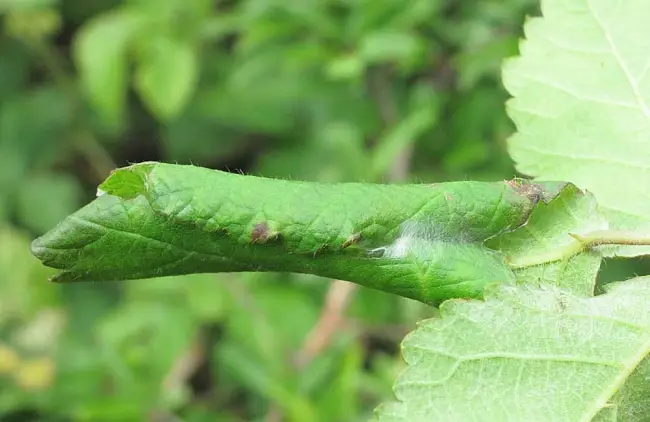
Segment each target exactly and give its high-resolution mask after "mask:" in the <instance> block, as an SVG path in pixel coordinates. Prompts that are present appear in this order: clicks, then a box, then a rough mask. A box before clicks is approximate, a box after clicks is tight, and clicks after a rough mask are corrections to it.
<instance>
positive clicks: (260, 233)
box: [251, 221, 279, 244]
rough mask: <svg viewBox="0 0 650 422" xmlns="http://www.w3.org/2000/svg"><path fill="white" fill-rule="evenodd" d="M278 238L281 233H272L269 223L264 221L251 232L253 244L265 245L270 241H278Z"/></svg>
mask: <svg viewBox="0 0 650 422" xmlns="http://www.w3.org/2000/svg"><path fill="white" fill-rule="evenodd" d="M278 236H279V233H278V232H274V231H272V230H271V229H270V228H269V225H268V223H267V222H266V221H263V222H261V223H257V224H255V226H253V230H252V231H251V243H260V244H264V243H266V242H268V241H269V240H274V239H277V237H278Z"/></svg>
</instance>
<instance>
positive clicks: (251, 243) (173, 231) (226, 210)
mask: <svg viewBox="0 0 650 422" xmlns="http://www.w3.org/2000/svg"><path fill="white" fill-rule="evenodd" d="M566 189H570V191H569V192H573V194H569V196H571V195H575V194H577V192H578V191H577V190H576V189H575V188H573V187H570V186H566V185H565V184H564V183H546V184H530V183H529V182H525V181H509V182H470V181H467V182H450V183H441V184H432V185H431V184H419V185H400V186H396V185H380V184H364V183H339V184H333V183H316V182H298V181H286V180H279V179H267V178H261V177H254V176H243V175H238V174H231V173H224V172H220V171H214V170H208V169H205V168H200V167H194V166H182V165H172V164H162V163H141V164H137V165H133V166H130V167H126V168H123V169H120V170H117V171H115V172H114V173H113V174H112V175H111V176H110V177H109V178H108V179H107V180H106V181H105V182H104V183H103V184H102V185H101V186H100V190H101V193H102V194H101V195H100V197H99V198H97V199H96V200H95V201H93V202H92V203H90V204H89V205H87V206H86V207H84V208H82V209H81V210H79V211H78V212H76V213H74V214H72V215H71V216H69V217H68V218H66V219H65V220H64V221H63V222H62V223H61V224H59V225H58V226H57V227H56V228H54V229H53V230H52V231H50V232H49V233H47V234H45V235H44V236H43V237H41V238H39V239H37V240H36V241H35V242H34V244H33V248H32V251H33V253H34V254H35V255H36V256H37V257H39V258H40V259H41V260H43V261H44V263H45V264H47V265H49V266H52V267H54V268H58V269H61V270H63V271H61V272H60V274H59V275H58V276H57V277H56V280H57V281H62V282H64V281H89V280H125V279H137V278H148V277H159V276H166V275H178V274H189V273H197V272H233V271H287V272H296V273H310V274H316V275H321V276H326V277H332V278H339V279H345V280H349V281H353V282H356V283H359V284H362V285H366V286H369V287H372V288H376V289H380V290H384V291H387V292H392V293H396V294H399V295H402V296H406V297H411V298H414V299H417V300H421V301H423V302H426V303H438V302H439V301H442V300H444V299H447V298H453V297H480V296H481V295H482V292H483V288H484V287H485V285H486V284H489V283H492V282H512V281H514V279H515V276H514V274H513V272H512V271H511V269H510V267H509V266H508V265H506V263H505V262H504V255H503V254H502V253H501V252H500V251H499V250H495V249H490V248H487V247H486V246H485V245H484V241H485V240H486V239H488V238H491V237H494V236H497V235H499V234H502V233H505V232H508V231H511V230H513V229H515V228H517V227H520V226H522V225H523V224H524V223H525V222H526V221H527V219H528V217H529V215H530V213H531V211H532V210H533V209H534V208H535V206H536V205H537V204H539V203H545V202H548V201H551V200H552V199H553V198H555V197H557V194H558V192H562V191H563V190H566ZM558 219H560V220H561V215H560V214H558ZM539 235H541V236H543V235H544V234H543V233H541V234H539ZM579 252H581V251H580V250H579V249H577V250H574V251H573V252H572V253H573V254H576V253H579ZM563 258H565V255H558V256H557V257H556V259H563ZM535 264H538V262H536V263H535Z"/></svg>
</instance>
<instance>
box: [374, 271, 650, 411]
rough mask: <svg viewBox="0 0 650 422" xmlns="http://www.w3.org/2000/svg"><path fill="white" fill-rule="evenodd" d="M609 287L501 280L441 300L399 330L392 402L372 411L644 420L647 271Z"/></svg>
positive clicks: (649, 320) (649, 330)
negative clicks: (468, 297)
mask: <svg viewBox="0 0 650 422" xmlns="http://www.w3.org/2000/svg"><path fill="white" fill-rule="evenodd" d="M607 290H608V293H607V294H605V295H602V296H597V297H592V298H584V297H579V296H574V295H573V294H571V293H570V292H568V291H565V290H561V289H559V288H557V287H554V286H548V285H542V286H540V287H528V288H521V287H513V286H508V285H500V286H499V287H497V288H494V289H488V291H487V292H486V298H485V302H480V301H462V300H452V301H447V302H445V303H444V304H443V305H442V306H441V308H440V314H441V317H440V318H439V319H432V320H429V321H426V322H424V323H422V324H421V325H420V326H419V327H418V329H417V330H416V331H414V332H413V333H412V334H410V335H409V336H408V337H407V338H406V339H405V340H404V343H403V353H404V357H405V359H406V362H407V364H408V367H407V369H406V371H405V372H404V373H403V374H402V375H401V376H400V378H399V379H398V381H397V383H396V385H395V393H396V395H397V398H398V399H399V402H395V403H390V404H387V405H384V406H382V407H380V408H379V409H378V412H377V419H378V420H379V421H381V422H386V421H408V422H418V421H431V420H444V421H470V420H480V421H498V422H505V421H513V422H514V421H516V422H519V421H527V422H528V421H529V422H534V421H544V422H551V421H562V422H564V421H566V422H575V421H591V420H593V418H594V417H596V415H598V417H599V418H601V419H599V420H629V421H641V420H645V419H644V418H645V417H647V413H643V412H644V409H645V410H647V409H648V406H650V396H649V395H647V394H645V393H646V391H647V381H646V380H644V378H643V377H644V375H645V374H647V372H648V369H647V366H648V365H647V356H648V354H649V353H650V308H649V307H648V306H647V303H648V301H649V300H650V278H648V277H642V278H637V279H633V280H629V281H627V282H624V283H616V284H612V285H609V286H608V288H607ZM612 415H613V416H615V417H614V418H612ZM605 416H606V417H609V419H605Z"/></svg>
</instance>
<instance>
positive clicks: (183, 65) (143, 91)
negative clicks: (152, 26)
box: [135, 35, 198, 121]
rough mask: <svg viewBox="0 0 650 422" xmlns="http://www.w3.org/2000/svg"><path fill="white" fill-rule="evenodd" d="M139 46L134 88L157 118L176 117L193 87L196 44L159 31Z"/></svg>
mask: <svg viewBox="0 0 650 422" xmlns="http://www.w3.org/2000/svg"><path fill="white" fill-rule="evenodd" d="M140 48H141V51H140V57H139V59H138V63H137V69H136V72H135V87H136V89H137V90H138V92H139V93H140V95H141V96H142V100H143V101H144V102H145V103H146V104H147V106H148V107H149V108H150V109H151V110H152V111H153V113H154V114H156V115H157V116H158V117H159V118H160V119H162V120H163V121H164V120H169V119H171V118H173V117H176V116H177V115H178V114H179V113H180V112H181V111H182V110H183V108H184V107H185V105H186V104H187V103H188V101H189V100H190V99H191V97H192V94H193V93H194V90H195V88H196V83H197V78H198V57H197V52H196V46H194V45H193V44H192V43H190V42H188V41H181V40H177V39H174V38H171V37H169V36H162V35H160V36H157V37H154V38H150V39H148V40H147V41H146V43H145V44H144V45H143V46H141V47H140Z"/></svg>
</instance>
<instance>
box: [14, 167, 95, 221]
mask: <svg viewBox="0 0 650 422" xmlns="http://www.w3.org/2000/svg"><path fill="white" fill-rule="evenodd" d="M81 198H82V189H81V186H79V182H78V181H77V179H74V178H72V177H69V176H68V175H48V176H45V175H32V176H30V177H28V178H26V179H24V180H23V182H22V183H21V185H20V189H19V190H18V192H17V193H16V208H17V213H18V217H19V218H20V220H21V222H22V223H23V224H24V225H25V226H26V227H28V228H30V229H31V230H33V231H35V232H36V233H45V232H46V231H47V230H48V229H49V228H51V227H52V226H53V225H55V224H56V223H57V222H58V221H60V220H61V218H64V217H65V216H66V215H68V214H70V213H71V212H74V210H75V209H76V208H78V207H79V205H80V204H81Z"/></svg>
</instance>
